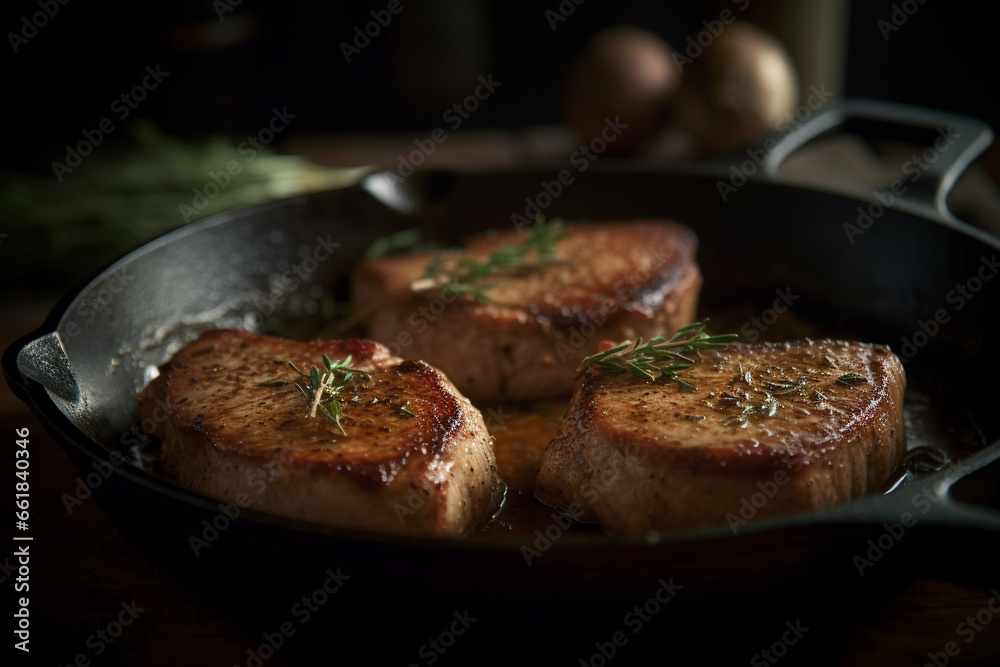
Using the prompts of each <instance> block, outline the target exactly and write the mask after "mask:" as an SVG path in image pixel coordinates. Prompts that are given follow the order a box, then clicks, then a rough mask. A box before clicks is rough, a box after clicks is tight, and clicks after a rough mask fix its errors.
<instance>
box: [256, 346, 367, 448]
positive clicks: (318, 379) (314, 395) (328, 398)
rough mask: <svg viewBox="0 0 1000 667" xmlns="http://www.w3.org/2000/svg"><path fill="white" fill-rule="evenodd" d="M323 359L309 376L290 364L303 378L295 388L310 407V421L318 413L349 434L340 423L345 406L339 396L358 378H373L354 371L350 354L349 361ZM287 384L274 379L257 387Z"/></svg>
mask: <svg viewBox="0 0 1000 667" xmlns="http://www.w3.org/2000/svg"><path fill="white" fill-rule="evenodd" d="M322 357H323V367H322V368H320V367H318V366H313V367H312V368H311V369H309V372H308V373H306V372H304V371H302V370H301V369H300V368H299V367H298V366H296V365H295V364H293V363H292V362H290V361H289V362H287V363H288V365H289V366H290V367H291V368H292V370H294V371H295V372H296V373H298V374H299V375H301V376H302V378H303V380H299V381H297V382H296V383H295V387H296V389H298V390H299V391H300V392H301V393H302V396H304V397H305V399H306V402H307V403H308V404H309V410H308V412H307V413H306V416H307V417H310V418H311V417H315V416H316V412H317V411H318V412H319V413H320V414H321V415H323V417H324V418H325V419H326V420H327V421H329V422H332V423H333V424H334V425H335V426H336V427H337V428H338V429H340V432H341V433H343V434H344V435H347V431H345V430H344V427H343V426H342V425H341V423H340V418H341V417H342V416H343V414H344V406H343V405H342V404H341V402H340V399H339V397H338V394H339V392H340V390H341V389H343V388H344V387H346V386H348V384H350V382H351V381H352V380H355V379H357V380H361V381H362V382H367V381H368V380H370V379H371V376H370V375H369V374H368V373H365V372H364V371H359V370H358V369H356V368H351V355H347V358H346V359H344V360H340V359H337V360H332V359H330V357H328V356H326V355H325V354H323V355H322ZM279 383H280V384H279ZM286 384H288V383H287V382H283V381H281V380H274V381H272V382H262V383H261V384H260V385H258V386H261V387H280V386H283V385H286Z"/></svg>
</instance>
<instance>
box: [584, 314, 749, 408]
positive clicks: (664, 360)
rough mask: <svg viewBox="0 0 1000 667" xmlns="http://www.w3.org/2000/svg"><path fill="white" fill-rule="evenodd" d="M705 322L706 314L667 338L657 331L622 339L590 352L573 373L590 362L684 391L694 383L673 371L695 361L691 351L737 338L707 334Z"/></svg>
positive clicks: (588, 365) (587, 366) (616, 371)
mask: <svg viewBox="0 0 1000 667" xmlns="http://www.w3.org/2000/svg"><path fill="white" fill-rule="evenodd" d="M707 326H708V319H707V318H706V319H704V320H702V321H700V322H695V323H693V324H689V325H688V326H686V327H682V328H681V329H678V330H677V332H676V333H675V334H674V335H673V336H671V337H670V339H669V340H667V339H666V338H665V337H664V336H662V335H660V336H654V337H652V338H650V339H649V340H648V341H646V342H645V343H643V342H642V339H639V340H637V341H636V342H634V343H633V342H632V341H625V342H624V343H622V344H620V345H616V346H615V347H613V348H611V349H610V350H605V351H604V352H598V353H597V354H592V355H590V356H589V357H587V358H586V359H584V360H583V363H581V364H580V367H579V368H577V370H576V372H577V375H579V374H580V373H583V372H584V371H585V370H586V369H588V368H590V367H591V366H596V367H597V368H598V369H599V370H600V371H601V372H604V373H621V372H623V371H628V372H629V373H631V374H632V375H634V376H635V377H637V378H639V379H640V380H644V381H646V382H676V383H677V384H678V386H679V387H680V388H681V389H682V390H684V391H695V390H696V389H697V387H695V386H694V385H692V384H690V383H688V382H685V381H684V380H683V379H681V378H680V377H679V376H678V375H677V373H678V372H680V371H683V370H685V369H687V368H690V367H691V366H693V365H694V364H695V362H696V361H697V360H696V359H694V358H692V356H693V353H695V352H698V351H699V350H706V349H712V348H721V347H726V346H727V345H729V344H730V343H732V342H733V341H735V340H736V339H737V338H739V335H738V334H719V335H716V336H710V335H709V334H707V333H705V328H706V327H707ZM689 355H692V356H689Z"/></svg>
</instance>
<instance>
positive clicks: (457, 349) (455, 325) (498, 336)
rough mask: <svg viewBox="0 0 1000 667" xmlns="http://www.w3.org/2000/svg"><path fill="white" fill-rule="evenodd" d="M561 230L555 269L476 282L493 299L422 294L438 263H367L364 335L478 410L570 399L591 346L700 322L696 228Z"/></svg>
mask: <svg viewBox="0 0 1000 667" xmlns="http://www.w3.org/2000/svg"><path fill="white" fill-rule="evenodd" d="M563 230H564V235H563V236H562V237H561V238H559V240H558V241H556V242H555V245H554V260H555V261H554V262H552V263H549V264H546V265H544V266H537V267H532V268H530V269H521V270H518V269H513V270H504V271H500V272H498V273H497V274H496V275H495V276H491V277H488V278H486V279H483V280H482V281H481V282H479V283H477V286H478V287H481V288H482V292H483V294H484V296H485V300H477V299H476V298H472V297H470V296H467V295H459V294H458V293H456V292H455V291H453V290H451V289H450V288H449V286H448V285H447V284H445V285H442V286H441V289H436V290H430V291H416V292H415V291H414V289H413V288H414V285H415V284H417V283H418V282H419V281H420V279H421V277H422V276H423V275H424V272H425V270H426V268H427V266H428V265H429V264H430V263H431V262H432V261H433V260H434V259H435V258H436V257H437V255H436V254H435V253H421V254H417V255H399V256H391V257H386V258H382V259H376V260H369V261H365V262H362V263H360V264H359V265H358V266H357V267H356V268H355V270H354V274H353V277H352V280H351V301H352V304H353V306H354V308H355V309H356V310H358V311H359V312H369V313H370V314H369V316H368V317H367V318H366V320H365V325H366V327H367V330H366V333H365V335H366V336H367V337H369V338H372V339H374V340H378V341H381V342H383V343H385V344H386V345H387V346H388V347H389V348H390V350H392V351H394V352H396V351H397V350H400V351H405V354H406V355H407V356H410V357H414V358H418V359H424V360H425V361H427V362H428V363H430V364H432V365H434V366H435V367H437V368H440V369H441V370H442V371H443V372H444V373H445V374H446V375H447V376H448V377H449V378H451V379H452V381H454V382H455V384H456V386H457V387H458V388H459V390H460V391H462V393H464V394H465V395H466V396H468V397H469V398H471V399H472V400H477V399H486V400H530V399H536V398H546V397H552V396H564V395H565V396H568V395H569V394H571V393H572V391H573V385H574V377H575V370H576V367H577V365H579V363H580V362H581V361H582V360H583V359H584V358H585V357H586V356H587V350H588V348H589V347H591V342H592V341H597V340H601V339H605V338H609V339H615V340H622V339H625V338H632V339H634V338H638V337H646V338H648V337H650V336H651V335H653V334H655V333H659V332H662V331H675V330H677V329H679V328H681V327H682V326H685V325H687V324H690V323H691V321H692V320H693V319H694V315H695V313H696V311H697V302H698V296H699V292H700V289H701V283H702V277H701V273H700V270H699V268H698V265H697V263H696V259H695V254H696V248H697V238H696V236H695V234H694V232H693V231H692V230H691V229H690V228H688V227H687V226H684V225H681V224H678V223H676V222H672V221H663V220H631V221H620V222H567V223H565V225H564V226H563ZM524 239H525V233H518V232H515V231H513V230H511V231H507V232H501V233H499V234H496V235H492V236H480V237H477V238H475V239H473V240H472V241H470V242H469V243H468V244H466V245H465V247H464V248H463V253H464V255H463V256H464V257H467V258H470V259H472V260H482V259H483V258H484V257H487V256H488V255H489V254H490V253H492V252H495V251H497V250H499V249H501V248H504V247H505V246H510V245H512V244H517V243H520V242H523V241H524ZM400 353H404V352H400Z"/></svg>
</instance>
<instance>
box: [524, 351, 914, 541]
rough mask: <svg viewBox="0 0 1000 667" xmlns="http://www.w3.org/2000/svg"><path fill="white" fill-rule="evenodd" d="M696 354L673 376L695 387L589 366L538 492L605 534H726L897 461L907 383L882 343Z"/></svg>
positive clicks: (850, 486) (880, 479) (863, 482)
mask: <svg viewBox="0 0 1000 667" xmlns="http://www.w3.org/2000/svg"><path fill="white" fill-rule="evenodd" d="M696 354H697V355H700V358H698V360H697V363H695V364H694V365H693V366H691V367H690V368H688V369H686V370H684V371H682V373H681V374H680V377H682V378H683V379H684V381H686V382H688V383H690V384H691V385H693V386H694V387H696V389H695V390H694V391H684V390H682V388H681V387H680V385H679V384H678V383H677V382H654V383H649V382H645V381H643V380H641V379H639V378H637V377H634V376H633V375H631V374H629V373H608V372H607V371H602V370H601V369H599V368H597V367H595V366H591V367H590V368H589V369H588V370H586V371H585V373H584V376H583V378H582V380H581V382H580V384H579V385H578V387H577V389H576V391H575V393H574V395H573V399H572V402H571V405H570V408H569V409H568V412H567V413H566V416H565V419H564V422H563V425H562V428H561V429H560V432H559V434H558V435H557V436H556V438H555V439H554V440H553V441H552V443H551V444H550V445H549V447H548V448H547V449H546V450H545V451H544V453H543V454H542V456H541V459H540V462H539V471H538V476H537V480H536V483H537V487H536V496H537V497H538V498H539V499H540V500H541V501H543V502H545V503H547V504H549V505H552V506H555V507H560V508H563V509H565V510H568V511H570V513H571V514H573V515H574V516H577V517H578V518H581V519H582V520H584V521H588V522H596V523H599V524H601V525H602V526H604V528H605V529H606V530H607V531H609V532H611V533H615V534H626V533H641V532H644V531H650V530H673V529H685V528H695V527H705V526H714V525H719V524H722V525H725V524H727V523H729V525H730V526H731V527H732V528H733V529H734V530H736V529H737V528H738V527H739V526H741V525H742V524H743V523H746V522H747V521H748V520H758V519H762V518H765V517H774V516H779V515H785V514H789V513H796V512H804V511H808V510H815V509H818V508H823V507H828V506H831V505H835V504H837V503H841V502H844V501H847V500H850V499H853V498H857V497H858V496H861V495H863V494H865V493H867V492H871V491H873V490H875V489H878V488H879V487H880V486H882V485H883V484H885V483H886V481H887V480H888V479H889V477H890V474H891V473H892V472H893V471H894V470H895V469H896V468H897V466H898V465H899V464H900V462H901V459H902V456H903V454H904V451H905V448H906V434H905V430H904V423H903V393H904V390H905V386H906V378H905V374H904V371H903V367H902V365H901V364H900V362H899V359H898V358H897V357H896V356H895V355H894V354H892V352H890V350H889V349H888V348H886V347H882V346H878V345H871V344H865V343H858V342H845V341H836V340H815V341H814V340H804V341H796V342H788V343H761V344H756V345H749V344H742V343H733V344H730V345H729V346H727V347H724V348H722V349H716V350H706V351H702V352H700V353H696ZM696 358H697V357H696ZM748 507H749V509H748Z"/></svg>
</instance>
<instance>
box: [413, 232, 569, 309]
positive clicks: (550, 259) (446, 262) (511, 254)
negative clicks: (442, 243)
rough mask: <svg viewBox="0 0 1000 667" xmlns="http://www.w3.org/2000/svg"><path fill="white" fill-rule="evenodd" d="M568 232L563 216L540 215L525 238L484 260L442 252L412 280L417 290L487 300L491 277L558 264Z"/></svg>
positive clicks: (414, 288) (500, 249)
mask: <svg viewBox="0 0 1000 667" xmlns="http://www.w3.org/2000/svg"><path fill="white" fill-rule="evenodd" d="M565 234H566V229H565V225H564V222H563V220H562V219H560V218H553V219H552V220H549V221H546V220H545V218H544V217H542V216H539V217H538V218H536V219H535V223H534V224H533V225H532V227H531V229H530V230H528V232H527V234H526V235H525V237H524V239H522V240H521V241H519V242H517V243H509V244H507V245H505V246H503V247H501V248H498V249H497V250H494V251H493V252H491V253H490V254H488V255H487V256H486V257H484V258H483V259H480V260H474V259H471V258H469V257H467V256H465V255H463V254H461V253H459V254H457V255H456V254H455V253H439V254H438V255H437V256H435V257H434V259H433V260H431V262H430V263H429V264H428V265H427V267H426V268H425V269H424V273H423V275H422V276H421V277H420V278H419V279H417V280H415V281H413V283H411V284H410V289H411V290H412V291H413V292H427V291H435V290H447V291H449V292H451V293H452V294H455V295H457V296H472V297H475V298H476V299H478V300H479V301H486V300H487V296H486V292H485V290H486V289H487V288H488V287H489V284H488V283H486V282H484V281H486V279H487V278H491V277H493V276H496V275H497V274H499V273H501V272H504V271H509V270H515V269H532V268H537V267H540V266H546V265H548V264H554V263H556V262H557V261H558V260H557V258H556V242H557V241H558V240H559V239H561V238H562V237H563V236H564V235H565Z"/></svg>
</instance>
